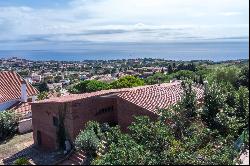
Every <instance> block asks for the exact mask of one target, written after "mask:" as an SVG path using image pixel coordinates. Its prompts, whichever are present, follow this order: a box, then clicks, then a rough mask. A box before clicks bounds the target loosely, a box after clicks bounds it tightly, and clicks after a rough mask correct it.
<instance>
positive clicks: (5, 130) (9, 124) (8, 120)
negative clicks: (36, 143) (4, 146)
mask: <svg viewBox="0 0 250 166" xmlns="http://www.w3.org/2000/svg"><path fill="white" fill-rule="evenodd" d="M17 129H18V122H17V119H16V118H15V114H14V113H12V112H10V111H3V112H0V141H3V140H4V139H6V138H7V137H10V136H13V135H14V134H15V133H16V132H17Z"/></svg>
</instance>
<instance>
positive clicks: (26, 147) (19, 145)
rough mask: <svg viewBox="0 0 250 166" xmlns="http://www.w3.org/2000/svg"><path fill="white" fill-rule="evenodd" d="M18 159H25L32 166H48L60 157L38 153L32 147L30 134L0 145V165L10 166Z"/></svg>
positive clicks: (18, 136)
mask: <svg viewBox="0 0 250 166" xmlns="http://www.w3.org/2000/svg"><path fill="white" fill-rule="evenodd" d="M20 157H25V158H27V159H28V160H29V161H30V163H31V164H32V165H48V164H53V163H55V161H57V160H58V159H60V158H61V157H62V156H61V155H59V154H56V153H46V152H41V151H38V150H37V149H36V148H35V146H34V141H33V134H32V133H28V134H24V135H16V136H15V137H13V138H11V139H9V140H7V141H5V142H3V143H1V144H0V165H11V164H13V162H14V161H15V160H16V159H18V158H20Z"/></svg>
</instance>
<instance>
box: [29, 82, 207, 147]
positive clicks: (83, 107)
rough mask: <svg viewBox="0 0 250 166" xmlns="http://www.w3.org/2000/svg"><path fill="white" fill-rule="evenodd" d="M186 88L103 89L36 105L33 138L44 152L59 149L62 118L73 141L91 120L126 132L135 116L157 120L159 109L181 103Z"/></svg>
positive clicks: (199, 91) (200, 89)
mask: <svg viewBox="0 0 250 166" xmlns="http://www.w3.org/2000/svg"><path fill="white" fill-rule="evenodd" d="M193 89H194V90H195V92H196V95H197V99H198V101H199V102H200V103H201V102H202V100H203V93H204V88H203V86H201V85H194V86H193ZM182 93H183V89H182V86H181V83H180V82H173V83H168V84H160V85H152V86H142V87H136V88H125V89H113V90H103V91H99V92H93V93H85V94H77V95H68V96H63V97H59V98H51V99H47V100H43V101H38V102H34V103H32V106H31V107H32V120H33V138H34V142H35V144H36V145H38V146H39V147H40V148H41V149H44V150H52V151H54V150H57V149H58V148H59V147H58V143H57V134H56V133H57V131H58V127H59V123H60V117H63V118H65V120H64V126H65V130H66V137H67V139H68V140H69V142H71V143H72V142H73V141H74V140H75V138H76V136H77V135H78V134H79V132H80V131H81V130H83V129H84V126H85V124H86V123H87V122H88V121H97V122H100V123H109V124H110V125H119V126H120V127H121V129H122V131H124V132H127V131H128V129H127V127H128V126H129V125H130V124H131V122H133V118H134V116H139V115H145V116H149V117H150V118H152V119H153V120H154V119H157V117H158V114H157V110H158V109H161V108H167V107H169V106H171V105H173V104H176V103H177V102H178V101H180V99H181V97H182Z"/></svg>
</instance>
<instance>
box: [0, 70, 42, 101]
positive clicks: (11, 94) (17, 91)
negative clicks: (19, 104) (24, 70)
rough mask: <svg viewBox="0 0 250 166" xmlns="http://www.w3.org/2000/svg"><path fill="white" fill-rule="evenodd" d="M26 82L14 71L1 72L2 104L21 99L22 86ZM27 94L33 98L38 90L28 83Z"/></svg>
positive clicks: (0, 93)
mask: <svg viewBox="0 0 250 166" xmlns="http://www.w3.org/2000/svg"><path fill="white" fill-rule="evenodd" d="M23 81H25V80H24V79H23V78H22V77H21V76H20V75H19V74H17V73H16V72H12V71H3V72H0V103H2V102H6V101H9V100H14V99H20V98H21V85H22V82H23ZM25 82H26V85H27V94H28V96H33V95H36V94H38V90H37V89H36V88H34V87H33V86H32V85H31V84H30V83H28V82H27V81H25Z"/></svg>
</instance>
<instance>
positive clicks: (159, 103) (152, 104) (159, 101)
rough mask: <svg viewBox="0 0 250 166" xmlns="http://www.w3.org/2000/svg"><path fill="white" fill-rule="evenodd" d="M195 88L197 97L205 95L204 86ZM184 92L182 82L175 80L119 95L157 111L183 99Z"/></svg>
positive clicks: (195, 86)
mask: <svg viewBox="0 0 250 166" xmlns="http://www.w3.org/2000/svg"><path fill="white" fill-rule="evenodd" d="M193 90H194V91H195V92H196V97H197V99H200V98H202V97H203V94H204V88H203V86H201V85H194V86H193ZM182 94H183V88H182V86H181V83H180V82H174V83H168V84H161V85H153V86H150V87H145V88H141V89H136V90H131V91H127V92H123V93H120V94H118V96H119V97H120V98H122V99H124V100H126V101H129V102H131V103H133V104H136V105H138V106H140V107H142V108H145V109H147V110H149V111H151V112H155V111H156V110H157V109H163V108H167V107H169V106H170V105H174V104H177V102H178V101H180V100H181V98H182Z"/></svg>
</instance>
